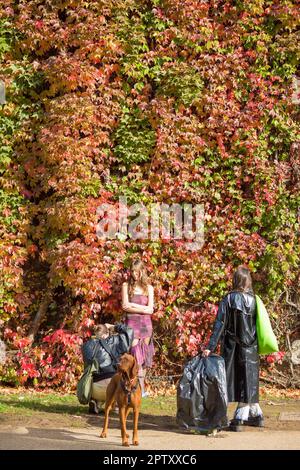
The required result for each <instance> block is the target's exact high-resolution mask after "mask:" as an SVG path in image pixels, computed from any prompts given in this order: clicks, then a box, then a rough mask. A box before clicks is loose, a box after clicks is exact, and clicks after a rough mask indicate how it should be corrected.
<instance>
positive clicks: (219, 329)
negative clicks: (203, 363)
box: [203, 297, 228, 357]
mask: <svg viewBox="0 0 300 470" xmlns="http://www.w3.org/2000/svg"><path fill="white" fill-rule="evenodd" d="M227 312H228V300H227V297H224V299H222V300H221V302H220V304H219V308H218V312H217V317H216V320H215V323H214V326H213V331H212V334H211V337H210V340H209V343H208V347H207V349H205V351H204V352H203V355H204V356H205V357H207V356H208V355H209V354H210V352H214V351H215V350H216V349H217V346H218V342H219V341H220V338H221V335H222V333H223V331H224V328H225V325H226V320H227Z"/></svg>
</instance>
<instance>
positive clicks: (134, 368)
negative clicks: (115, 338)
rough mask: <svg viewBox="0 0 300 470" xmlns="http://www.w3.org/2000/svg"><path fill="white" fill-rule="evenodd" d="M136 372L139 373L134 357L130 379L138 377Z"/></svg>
mask: <svg viewBox="0 0 300 470" xmlns="http://www.w3.org/2000/svg"><path fill="white" fill-rule="evenodd" d="M138 371H139V365H138V363H137V360H136V358H135V357H134V358H133V364H132V367H131V371H130V375H131V377H132V378H133V377H136V376H137V375H138Z"/></svg>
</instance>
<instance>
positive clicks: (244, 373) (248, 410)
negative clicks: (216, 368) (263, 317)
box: [203, 266, 263, 431]
mask: <svg viewBox="0 0 300 470" xmlns="http://www.w3.org/2000/svg"><path fill="white" fill-rule="evenodd" d="M219 342H220V343H221V355H222V356H223V357H224V360H225V367H226V376H227V390H228V401H229V402H239V403H238V406H237V409H236V411H235V415H234V419H233V420H231V422H230V428H231V429H232V430H233V431H241V430H242V427H241V426H242V425H243V424H246V425H248V426H249V425H251V426H259V427H262V426H263V413H262V410H261V408H260V406H259V404H258V401H259V390H258V389H259V356H258V344H257V336H256V300H255V295H254V292H253V288H252V279H251V274H250V271H249V270H248V269H247V268H244V267H243V266H239V267H238V268H237V270H236V271H235V273H234V276H233V289H232V291H231V292H229V293H228V294H227V295H226V296H225V297H224V298H223V299H222V301H221V302H220V304H219V308H218V313H217V317H216V321H215V324H214V327H213V332H212V335H211V337H210V341H209V344H208V349H206V350H205V351H204V352H203V355H204V356H205V357H207V356H208V355H209V354H210V353H211V352H214V351H215V350H216V348H217V345H218V343H219Z"/></svg>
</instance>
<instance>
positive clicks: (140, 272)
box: [128, 258, 149, 295]
mask: <svg viewBox="0 0 300 470" xmlns="http://www.w3.org/2000/svg"><path fill="white" fill-rule="evenodd" d="M133 272H135V273H136V274H137V276H136V279H134V277H133V275H132V273H133ZM148 282H149V281H148V275H147V270H146V267H145V265H144V263H143V261H142V260H141V259H140V258H135V259H134V260H133V261H132V263H131V266H130V277H129V280H128V292H129V294H130V295H133V291H134V287H135V286H136V284H137V283H139V284H140V285H141V286H142V287H143V289H144V290H145V291H146V292H147V291H148Z"/></svg>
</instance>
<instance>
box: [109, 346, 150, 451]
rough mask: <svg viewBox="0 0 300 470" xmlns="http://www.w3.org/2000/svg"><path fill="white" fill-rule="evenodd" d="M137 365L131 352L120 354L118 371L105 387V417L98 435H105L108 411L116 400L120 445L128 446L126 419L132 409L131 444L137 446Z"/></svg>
mask: <svg viewBox="0 0 300 470" xmlns="http://www.w3.org/2000/svg"><path fill="white" fill-rule="evenodd" d="M137 374H138V365H137V362H136V360H135V358H134V357H133V356H132V355H131V354H127V353H126V354H123V355H122V356H121V359H120V362H119V365H118V372H117V373H116V374H115V375H114V376H113V377H112V379H111V381H110V383H109V384H108V386H107V389H106V401H105V418H104V425H103V430H102V433H101V434H100V437H107V429H108V417H109V412H110V410H111V408H112V406H113V405H114V402H115V401H116V402H117V403H118V406H119V415H120V424H121V435H122V445H123V446H127V447H128V446H129V442H128V438H129V435H128V434H127V431H126V420H127V416H128V414H129V412H130V410H131V409H133V436H132V444H133V445H134V446H138V445H139V442H138V419H139V412H140V406H141V396H142V393H141V387H140V384H139V379H138V376H137Z"/></svg>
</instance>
